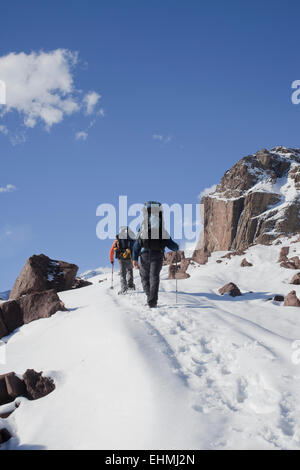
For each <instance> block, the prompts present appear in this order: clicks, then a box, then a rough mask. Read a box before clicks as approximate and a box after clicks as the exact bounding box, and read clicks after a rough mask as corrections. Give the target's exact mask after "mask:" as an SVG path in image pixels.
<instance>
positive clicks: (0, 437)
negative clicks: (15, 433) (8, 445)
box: [0, 428, 11, 444]
mask: <svg viewBox="0 0 300 470" xmlns="http://www.w3.org/2000/svg"><path fill="white" fill-rule="evenodd" d="M10 438H11V434H10V432H9V431H8V430H7V429H5V428H2V429H0V444H4V443H5V442H7V441H9V439H10Z"/></svg>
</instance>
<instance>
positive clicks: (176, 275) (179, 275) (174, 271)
mask: <svg viewBox="0 0 300 470" xmlns="http://www.w3.org/2000/svg"><path fill="white" fill-rule="evenodd" d="M189 264H190V260H189V259H185V258H183V259H182V260H181V263H180V264H177V266H176V264H170V265H169V276H168V279H188V278H189V277H190V275H189V274H188V273H187V272H186V270H187V268H188V267H189Z"/></svg>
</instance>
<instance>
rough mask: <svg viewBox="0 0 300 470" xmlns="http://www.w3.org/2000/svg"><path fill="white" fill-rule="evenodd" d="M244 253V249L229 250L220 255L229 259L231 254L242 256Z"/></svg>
mask: <svg viewBox="0 0 300 470" xmlns="http://www.w3.org/2000/svg"><path fill="white" fill-rule="evenodd" d="M245 254H246V253H245V252H244V251H231V252H229V253H226V255H224V256H221V258H227V259H231V257H232V256H242V255H245Z"/></svg>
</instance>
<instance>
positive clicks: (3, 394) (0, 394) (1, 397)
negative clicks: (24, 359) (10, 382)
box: [0, 374, 14, 406]
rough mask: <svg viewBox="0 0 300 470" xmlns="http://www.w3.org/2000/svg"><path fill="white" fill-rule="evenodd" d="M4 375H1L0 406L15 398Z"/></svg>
mask: <svg viewBox="0 0 300 470" xmlns="http://www.w3.org/2000/svg"><path fill="white" fill-rule="evenodd" d="M5 376H6V374H4V375H0V406H1V405H6V403H10V402H12V401H13V400H14V399H13V398H12V397H11V396H10V395H9V394H8V391H7V386H6V380H5Z"/></svg>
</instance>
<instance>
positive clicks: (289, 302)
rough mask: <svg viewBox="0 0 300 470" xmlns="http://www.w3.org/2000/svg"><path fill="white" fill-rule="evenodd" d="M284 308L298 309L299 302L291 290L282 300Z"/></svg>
mask: <svg viewBox="0 0 300 470" xmlns="http://www.w3.org/2000/svg"><path fill="white" fill-rule="evenodd" d="M284 306H285V307H300V300H299V299H298V297H297V295H296V291H294V290H292V291H291V292H290V293H289V294H288V295H287V296H286V297H285V299H284Z"/></svg>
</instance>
